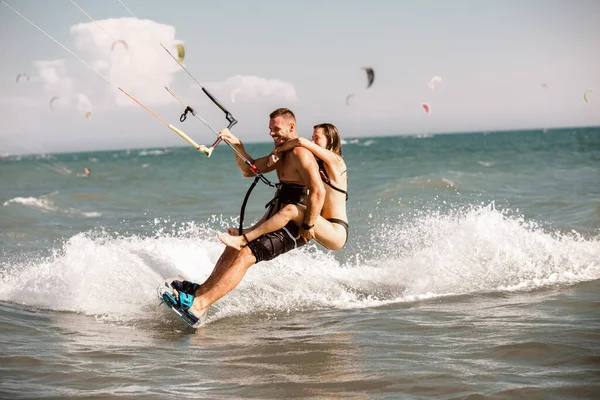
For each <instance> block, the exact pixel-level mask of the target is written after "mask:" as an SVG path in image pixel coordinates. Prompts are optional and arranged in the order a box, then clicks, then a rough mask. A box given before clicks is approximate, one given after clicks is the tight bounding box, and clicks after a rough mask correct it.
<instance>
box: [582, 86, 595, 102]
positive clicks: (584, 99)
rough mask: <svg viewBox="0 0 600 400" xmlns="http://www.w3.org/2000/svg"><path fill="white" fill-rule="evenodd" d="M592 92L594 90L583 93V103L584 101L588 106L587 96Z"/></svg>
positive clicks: (588, 99)
mask: <svg viewBox="0 0 600 400" xmlns="http://www.w3.org/2000/svg"><path fill="white" fill-rule="evenodd" d="M593 92H594V89H588V90H586V91H585V92H584V93H583V101H585V103H586V104H590V102H591V100H590V98H589V96H588V95H589V94H590V93H593Z"/></svg>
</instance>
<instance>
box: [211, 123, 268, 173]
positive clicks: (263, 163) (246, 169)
mask: <svg viewBox="0 0 600 400" xmlns="http://www.w3.org/2000/svg"><path fill="white" fill-rule="evenodd" d="M219 137H220V138H221V139H223V140H225V141H227V142H228V143H229V144H230V145H232V146H233V148H234V149H235V150H236V151H237V153H236V155H235V162H236V163H237V166H238V168H239V169H240V170H241V171H242V174H243V175H244V176H245V177H246V178H248V177H252V176H254V172H252V170H251V169H250V166H249V165H248V164H246V162H245V161H244V160H243V159H242V158H241V157H240V155H241V156H242V157H244V158H245V159H246V160H248V161H250V162H251V163H254V165H255V166H256V168H258V170H259V171H260V172H261V173H263V174H266V173H267V172H271V171H273V170H274V169H275V165H272V166H269V156H264V157H260V158H257V159H256V160H253V159H252V157H251V156H250V154H248V153H247V152H246V149H244V144H243V143H242V141H241V140H240V139H238V138H237V137H236V136H235V135H233V134H232V133H231V132H230V131H229V129H223V130H222V131H221V132H219ZM238 153H239V154H238Z"/></svg>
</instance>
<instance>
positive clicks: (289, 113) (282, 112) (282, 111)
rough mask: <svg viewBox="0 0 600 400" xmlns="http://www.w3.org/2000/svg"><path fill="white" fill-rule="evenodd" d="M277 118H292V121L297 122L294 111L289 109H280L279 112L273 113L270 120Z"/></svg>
mask: <svg viewBox="0 0 600 400" xmlns="http://www.w3.org/2000/svg"><path fill="white" fill-rule="evenodd" d="M277 117H286V118H291V119H292V121H294V122H296V116H295V115H294V113H293V112H292V110H290V109H289V108H278V109H277V110H275V111H273V112H272V113H271V115H269V118H271V119H274V118H277Z"/></svg>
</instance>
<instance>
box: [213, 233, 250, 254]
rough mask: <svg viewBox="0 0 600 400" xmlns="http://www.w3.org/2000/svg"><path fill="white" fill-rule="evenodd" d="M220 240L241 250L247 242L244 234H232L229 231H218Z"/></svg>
mask: <svg viewBox="0 0 600 400" xmlns="http://www.w3.org/2000/svg"><path fill="white" fill-rule="evenodd" d="M217 236H218V237H219V240H220V241H221V242H222V243H223V244H225V245H226V246H229V247H233V248H234V249H237V250H241V249H242V247H244V246H245V245H246V244H247V243H246V240H245V239H244V237H243V236H232V235H230V234H228V233H217Z"/></svg>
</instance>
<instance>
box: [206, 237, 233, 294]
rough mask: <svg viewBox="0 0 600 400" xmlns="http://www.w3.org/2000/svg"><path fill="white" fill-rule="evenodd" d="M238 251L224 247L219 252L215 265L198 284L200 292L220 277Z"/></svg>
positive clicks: (207, 288)
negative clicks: (202, 281)
mask: <svg viewBox="0 0 600 400" xmlns="http://www.w3.org/2000/svg"><path fill="white" fill-rule="evenodd" d="M239 252H240V251H239V250H237V249H234V248H233V247H229V246H227V247H225V250H223V253H221V257H219V259H218V260H217V263H216V264H215V267H214V268H213V270H212V272H211V273H210V276H209V277H208V278H207V279H206V280H205V281H204V283H202V284H201V285H200V291H201V292H202V293H204V292H206V291H208V290H210V289H211V288H212V287H213V286H214V284H215V283H217V281H218V280H219V279H221V276H222V275H223V273H224V272H225V271H226V270H227V269H228V268H229V267H230V266H231V264H232V263H233V261H234V260H235V258H236V257H237V256H238V253H239Z"/></svg>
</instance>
